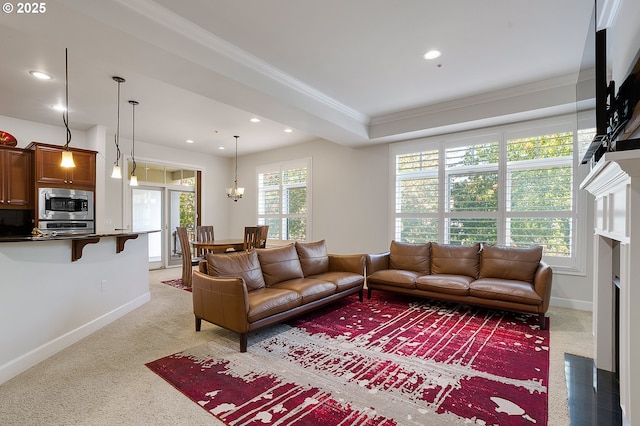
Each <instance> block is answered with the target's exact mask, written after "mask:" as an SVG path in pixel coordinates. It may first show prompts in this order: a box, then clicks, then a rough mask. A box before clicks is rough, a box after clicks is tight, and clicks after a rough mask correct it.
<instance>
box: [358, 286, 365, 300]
mask: <svg viewBox="0 0 640 426" xmlns="http://www.w3.org/2000/svg"><path fill="white" fill-rule="evenodd" d="M358 296H359V297H360V301H361V302H362V301H363V299H364V291H363V290H362V289H360V291H359V292H358Z"/></svg>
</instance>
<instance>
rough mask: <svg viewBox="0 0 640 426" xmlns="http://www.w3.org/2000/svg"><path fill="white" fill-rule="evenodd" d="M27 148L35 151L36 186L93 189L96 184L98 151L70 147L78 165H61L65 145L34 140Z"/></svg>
mask: <svg viewBox="0 0 640 426" xmlns="http://www.w3.org/2000/svg"><path fill="white" fill-rule="evenodd" d="M27 148H30V149H32V150H33V151H34V153H35V161H34V164H35V184H36V187H51V188H74V189H85V190H90V191H93V190H94V188H95V185H96V152H95V151H89V150H85V149H78V148H70V151H71V152H73V161H74V162H75V164H76V166H75V167H71V168H64V167H61V166H60V161H61V159H62V151H64V147H63V146H57V145H48V144H42V143H39V142H32V143H31V144H30V145H29V146H28V147H27Z"/></svg>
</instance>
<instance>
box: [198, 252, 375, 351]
mask: <svg viewBox="0 0 640 426" xmlns="http://www.w3.org/2000/svg"><path fill="white" fill-rule="evenodd" d="M364 265H365V255H364V254H354V255H336V254H328V253H327V249H326V245H325V241H324V240H322V241H317V242H311V243H304V242H296V243H295V244H289V245H287V246H283V247H277V248H264V249H254V250H251V251H249V252H245V251H242V252H237V253H219V254H207V257H206V260H204V261H202V262H200V266H199V269H200V270H199V271H194V273H193V280H192V292H193V313H194V315H195V320H196V331H200V327H201V324H202V320H205V321H208V322H210V323H213V324H216V325H219V326H221V327H224V328H226V329H228V330H232V331H235V332H236V333H240V351H241V352H246V350H247V333H248V332H249V331H252V330H256V329H258V328H261V327H265V326H268V325H271V324H275V323H278V322H281V321H284V320H286V319H289V318H291V317H293V316H296V315H299V314H301V313H304V312H307V311H310V310H312V309H316V308H319V307H321V306H324V305H326V304H328V303H331V302H333V301H335V300H337V299H340V298H342V297H345V296H348V295H351V294H355V293H359V294H360V301H362V293H363V286H364V279H365V277H364Z"/></svg>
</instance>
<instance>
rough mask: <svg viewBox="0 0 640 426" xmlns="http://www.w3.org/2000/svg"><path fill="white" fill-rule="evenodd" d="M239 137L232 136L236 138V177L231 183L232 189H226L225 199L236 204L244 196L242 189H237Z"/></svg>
mask: <svg viewBox="0 0 640 426" xmlns="http://www.w3.org/2000/svg"><path fill="white" fill-rule="evenodd" d="M239 137H240V136H234V138H236V177H235V180H234V181H233V188H227V197H228V198H231V199H232V200H233V201H235V202H237V201H238V200H239V199H240V198H242V196H243V195H244V188H238V138H239Z"/></svg>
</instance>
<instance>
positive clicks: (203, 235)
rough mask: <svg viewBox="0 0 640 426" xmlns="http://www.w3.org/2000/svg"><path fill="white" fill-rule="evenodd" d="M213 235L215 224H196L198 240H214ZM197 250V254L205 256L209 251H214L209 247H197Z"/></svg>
mask: <svg viewBox="0 0 640 426" xmlns="http://www.w3.org/2000/svg"><path fill="white" fill-rule="evenodd" d="M213 235H214V234H213V225H201V226H196V240H197V241H213V240H214V239H215V238H214V237H213ZM196 251H197V252H196V255H198V256H199V257H204V256H205V255H206V254H207V252H208V251H210V252H213V251H212V250H207V249H197V250H196Z"/></svg>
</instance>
